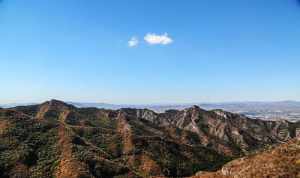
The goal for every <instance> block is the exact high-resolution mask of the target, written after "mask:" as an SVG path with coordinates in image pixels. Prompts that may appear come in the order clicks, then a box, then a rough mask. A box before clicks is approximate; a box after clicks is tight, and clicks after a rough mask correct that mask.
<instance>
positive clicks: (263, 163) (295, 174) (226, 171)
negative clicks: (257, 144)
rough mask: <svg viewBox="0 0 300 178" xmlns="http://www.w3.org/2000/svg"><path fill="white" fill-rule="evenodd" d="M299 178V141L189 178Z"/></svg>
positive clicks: (295, 140) (290, 142)
mask: <svg viewBox="0 0 300 178" xmlns="http://www.w3.org/2000/svg"><path fill="white" fill-rule="evenodd" d="M253 177H260V178H268V177H272V178H280V177H286V178H299V177H300V139H299V138H298V139H294V140H291V141H289V142H288V143H285V144H281V145H279V146H277V147H275V148H272V149H269V150H267V151H264V152H261V153H258V154H253V155H249V156H247V157H243V158H240V159H237V160H234V161H232V162H229V163H227V164H226V165H224V166H223V167H222V169H220V171H217V172H214V173H211V172H199V173H198V174H197V176H193V177H191V178H253Z"/></svg>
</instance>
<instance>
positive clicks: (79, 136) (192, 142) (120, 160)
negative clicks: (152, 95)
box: [0, 100, 300, 178]
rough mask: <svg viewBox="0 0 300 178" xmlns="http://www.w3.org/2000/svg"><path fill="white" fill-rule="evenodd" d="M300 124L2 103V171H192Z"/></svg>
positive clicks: (293, 131) (195, 109)
mask: <svg viewBox="0 0 300 178" xmlns="http://www.w3.org/2000/svg"><path fill="white" fill-rule="evenodd" d="M299 128H300V127H299V123H291V122H288V121H263V120H259V119H256V120H254V119H250V118H247V117H246V116H243V115H239V114H234V113H230V112H226V111H223V110H212V111H206V110H204V109H202V108H200V107H199V106H192V107H190V108H186V109H183V110H167V111H166V112H164V113H156V112H154V111H152V110H149V109H132V108H122V109H118V110H109V109H97V108H77V107H75V106H73V105H70V104H67V103H65V102H62V101H58V100H51V101H47V102H44V103H42V104H39V105H31V106H18V107H14V108H9V109H0V137H1V139H0V142H1V143H0V145H1V146H0V150H2V151H1V152H0V176H1V177H13V176H25V177H26V175H27V176H29V175H33V174H34V175H38V177H49V176H56V177H76V178H77V177H126V176H127V177H150V176H166V177H184V176H191V175H193V174H195V173H196V172H198V171H215V170H218V169H219V168H221V166H222V165H224V164H225V163H226V162H228V161H230V160H232V159H234V158H239V157H241V156H245V155H248V154H251V153H253V152H255V151H258V150H261V149H264V148H265V147H267V146H269V145H276V144H280V143H283V142H287V141H288V140H290V139H292V138H294V137H296V135H298V134H299V133H300V129H299ZM16 153H17V154H16ZM45 160H48V161H45ZM16 170H18V171H16Z"/></svg>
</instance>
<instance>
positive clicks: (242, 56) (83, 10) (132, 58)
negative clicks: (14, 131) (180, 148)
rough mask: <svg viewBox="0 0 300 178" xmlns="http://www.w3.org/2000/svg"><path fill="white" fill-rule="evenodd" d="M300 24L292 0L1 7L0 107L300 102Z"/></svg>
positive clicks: (80, 1)
mask: <svg viewBox="0 0 300 178" xmlns="http://www.w3.org/2000/svg"><path fill="white" fill-rule="evenodd" d="M299 19H300V3H299V1H297V0H227V1H224V0H201V1H199V0H189V1H181V0H122V1H120V0H105V1H104V0H89V1H85V0H45V1H40V0H2V1H1V3H0V79H1V85H0V86H1V90H0V91H1V92H0V103H10V102H39V101H43V100H48V99H50V98H56V99H61V100H67V101H93V102H109V103H128V104H139V103H144V104H147V103H148V104H149V103H189V102H221V101H274V100H300V70H299V67H300V20H299ZM130 40H131V42H130V44H131V45H129V43H128V42H129V41H130ZM132 40H133V41H132Z"/></svg>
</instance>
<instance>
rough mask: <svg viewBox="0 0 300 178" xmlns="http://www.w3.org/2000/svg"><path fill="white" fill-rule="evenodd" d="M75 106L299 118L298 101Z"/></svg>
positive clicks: (91, 103) (87, 103) (82, 104)
mask: <svg viewBox="0 0 300 178" xmlns="http://www.w3.org/2000/svg"><path fill="white" fill-rule="evenodd" d="M67 103H68V104H72V105H74V106H76V107H80V108H85V107H96V108H103V109H121V108H138V109H144V108H148V109H151V110H153V111H155V112H159V113H161V112H165V111H166V110H169V109H177V110H181V109H185V108H187V107H191V106H193V105H197V106H199V107H201V108H204V109H206V110H213V109H223V110H225V111H229V112H233V113H238V114H243V115H246V116H248V117H250V118H258V119H263V120H280V119H285V120H289V121H292V122H296V121H299V120H300V102H298V101H277V102H223V103H187V104H144V105H143V104H135V105H134V104H109V103H97V102H67ZM34 104H37V103H11V104H2V105H1V104H0V107H2V108H10V107H15V106H25V105H34Z"/></svg>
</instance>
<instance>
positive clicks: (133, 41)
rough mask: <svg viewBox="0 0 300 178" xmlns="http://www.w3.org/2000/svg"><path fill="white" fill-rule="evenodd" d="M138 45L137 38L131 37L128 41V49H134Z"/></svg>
mask: <svg viewBox="0 0 300 178" xmlns="http://www.w3.org/2000/svg"><path fill="white" fill-rule="evenodd" d="M138 44H139V39H138V38H137V37H131V38H130V40H129V41H128V46H129V47H135V46H137V45H138Z"/></svg>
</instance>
